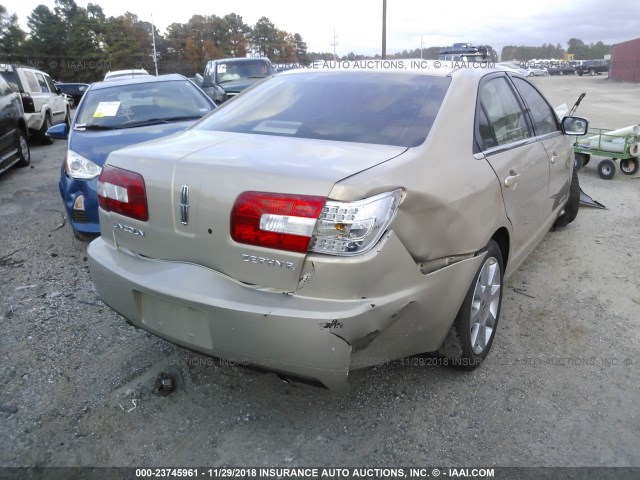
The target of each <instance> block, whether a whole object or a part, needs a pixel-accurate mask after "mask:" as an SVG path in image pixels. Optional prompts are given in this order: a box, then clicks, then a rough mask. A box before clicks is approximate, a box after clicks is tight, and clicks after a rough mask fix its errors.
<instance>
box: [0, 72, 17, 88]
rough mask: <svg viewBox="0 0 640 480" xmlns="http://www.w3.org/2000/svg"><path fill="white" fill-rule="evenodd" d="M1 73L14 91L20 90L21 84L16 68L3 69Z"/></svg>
mask: <svg viewBox="0 0 640 480" xmlns="http://www.w3.org/2000/svg"><path fill="white" fill-rule="evenodd" d="M0 75H2V76H3V77H4V79H5V80H6V81H7V83H8V84H9V85H10V86H11V88H12V89H13V90H14V91H16V92H18V93H19V92H20V86H19V85H18V75H17V74H16V72H15V70H2V71H0Z"/></svg>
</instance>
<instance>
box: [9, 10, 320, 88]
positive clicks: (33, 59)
mask: <svg viewBox="0 0 640 480" xmlns="http://www.w3.org/2000/svg"><path fill="white" fill-rule="evenodd" d="M0 15H1V16H2V18H1V21H0V62H3V63H21V64H25V65H31V66H35V67H37V68H40V69H42V70H44V71H46V72H47V73H49V74H50V75H52V77H54V78H55V79H57V80H60V81H77V82H93V81H96V80H99V79H101V78H102V77H103V76H104V74H105V73H106V72H107V71H109V70H122V69H129V68H145V69H147V70H148V71H149V72H153V73H155V62H154V57H153V56H154V51H153V48H152V44H153V41H154V38H153V37H154V36H155V46H156V49H155V52H156V60H157V65H158V73H182V74H184V75H187V76H192V75H194V74H195V73H196V72H202V71H203V69H204V66H205V64H206V62H207V61H208V60H212V59H215V58H225V57H245V56H247V55H253V56H266V57H268V58H269V59H270V60H271V61H272V62H274V63H301V64H308V63H309V61H310V56H309V54H308V53H307V45H306V43H305V42H304V40H303V38H302V36H301V35H300V34H299V33H293V34H292V33H289V32H287V31H285V30H281V29H279V28H277V27H276V26H275V25H274V24H273V23H272V22H271V21H270V20H269V19H268V18H267V17H262V18H260V19H259V20H258V21H257V22H256V24H255V25H253V26H251V25H247V24H246V23H245V22H244V21H243V19H242V17H241V16H240V15H237V14H235V13H230V14H228V15H225V16H224V17H219V16H217V15H194V16H192V17H191V18H190V19H189V21H188V22H187V23H172V24H171V25H169V27H168V28H167V31H166V32H165V33H164V34H161V32H160V31H158V29H157V28H155V27H154V26H153V25H152V24H151V23H150V22H148V21H144V20H141V19H139V18H138V17H137V16H136V15H134V14H132V13H130V12H126V13H124V14H123V15H120V16H117V17H107V16H106V15H105V14H104V11H103V9H102V7H100V6H99V5H97V4H92V3H89V4H88V5H87V7H86V8H83V7H80V6H78V5H77V4H76V2H75V1H74V0H56V2H55V7H54V8H53V10H51V9H50V8H49V7H47V6H45V5H39V6H37V7H36V8H35V9H34V10H33V11H32V12H31V14H30V15H29V16H28V17H27V26H28V29H29V32H28V34H27V32H25V31H24V30H23V29H22V28H21V27H20V25H19V23H18V17H17V15H15V14H9V13H8V12H7V11H6V8H4V7H3V6H1V5H0Z"/></svg>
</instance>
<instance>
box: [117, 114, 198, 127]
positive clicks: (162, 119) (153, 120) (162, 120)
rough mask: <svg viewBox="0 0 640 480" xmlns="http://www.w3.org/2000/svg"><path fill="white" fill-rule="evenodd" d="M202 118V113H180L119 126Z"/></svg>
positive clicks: (140, 125) (157, 123)
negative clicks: (174, 115)
mask: <svg viewBox="0 0 640 480" xmlns="http://www.w3.org/2000/svg"><path fill="white" fill-rule="evenodd" d="M200 118H202V115H180V116H176V117H162V118H149V119H147V120H140V121H138V122H128V123H124V124H122V127H120V128H131V127H144V126H147V125H160V124H163V123H173V122H181V121H183V120H196V119H200Z"/></svg>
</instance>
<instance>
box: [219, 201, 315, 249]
mask: <svg viewBox="0 0 640 480" xmlns="http://www.w3.org/2000/svg"><path fill="white" fill-rule="evenodd" d="M324 202H325V198H324V197H314V196H308V195H282V194H276V193H265V192H244V193H242V194H241V195H240V196H239V197H238V198H237V199H236V202H235V204H234V206H233V209H232V211H231V238H233V240H235V241H236V242H238V243H246V244H249V245H257V246H260V247H266V248H275V249H277V250H288V251H291V252H299V253H306V252H307V251H308V250H309V242H310V241H311V234H312V233H313V227H314V226H315V224H316V219H317V218H318V216H319V215H320V212H321V211H322V207H323V206H324Z"/></svg>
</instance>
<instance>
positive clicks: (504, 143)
mask: <svg viewBox="0 0 640 480" xmlns="http://www.w3.org/2000/svg"><path fill="white" fill-rule="evenodd" d="M476 146H477V149H478V150H479V155H478V156H479V157H480V158H485V159H486V160H487V161H488V162H489V164H490V165H491V167H492V168H493V170H494V172H495V173H496V176H497V177H498V180H499V181H500V185H501V188H502V196H503V200H504V205H505V208H506V212H507V216H508V217H509V220H510V221H511V224H512V239H511V240H512V242H511V259H512V260H514V263H515V264H518V263H519V262H520V261H521V260H522V259H523V258H525V257H526V256H527V255H528V254H529V252H530V251H531V250H532V249H533V248H534V247H535V245H536V244H537V243H538V241H539V239H540V238H541V237H542V236H543V235H544V234H545V233H546V230H547V228H546V227H545V225H544V224H545V220H546V216H547V214H546V204H547V198H548V191H549V160H548V157H547V152H546V151H545V149H544V147H543V145H542V144H541V143H540V142H538V141H537V140H536V138H535V136H534V131H533V128H532V125H531V123H530V121H529V118H528V116H527V114H526V111H525V108H524V106H523V104H522V102H521V100H520V99H519V97H518V95H517V92H516V91H515V89H514V88H513V85H512V84H511V82H510V80H509V79H508V77H507V76H506V74H501V73H497V74H492V75H489V76H487V77H485V78H484V79H483V81H482V82H481V83H480V87H479V90H478V101H477V104H476Z"/></svg>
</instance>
